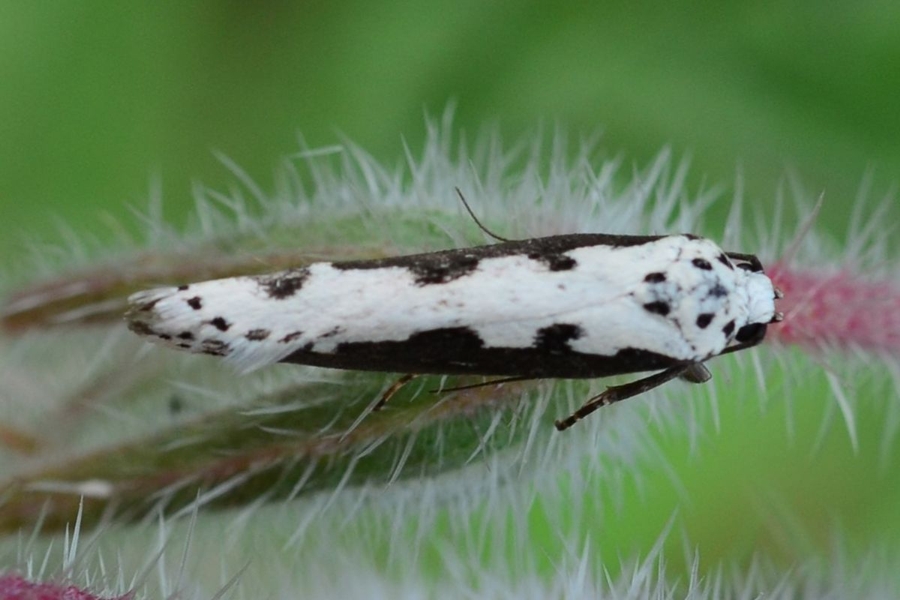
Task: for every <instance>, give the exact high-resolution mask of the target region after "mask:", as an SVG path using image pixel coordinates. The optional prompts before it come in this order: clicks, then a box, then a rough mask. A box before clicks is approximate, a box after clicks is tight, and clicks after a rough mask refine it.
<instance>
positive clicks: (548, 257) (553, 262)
mask: <svg viewBox="0 0 900 600" xmlns="http://www.w3.org/2000/svg"><path fill="white" fill-rule="evenodd" d="M528 258H530V259H531V260H536V261H538V262H541V263H544V264H545V265H546V266H547V268H548V269H550V270H551V271H570V270H572V269H574V268H575V267H577V266H578V261H576V260H575V259H574V258H572V257H571V256H566V255H565V254H555V253H554V254H545V253H541V252H532V253H530V254H529V255H528Z"/></svg>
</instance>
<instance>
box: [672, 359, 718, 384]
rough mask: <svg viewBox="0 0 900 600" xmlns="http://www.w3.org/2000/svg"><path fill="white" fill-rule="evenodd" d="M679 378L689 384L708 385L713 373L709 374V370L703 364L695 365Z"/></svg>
mask: <svg viewBox="0 0 900 600" xmlns="http://www.w3.org/2000/svg"><path fill="white" fill-rule="evenodd" d="M678 377H679V379H681V380H682V381H687V382H688V383H706V382H707V381H709V380H710V379H712V373H710V372H709V369H707V368H706V365H704V364H703V363H694V364H692V365H691V366H689V367H688V368H687V369H686V370H685V372H684V373H682V374H681V375H679V376H678Z"/></svg>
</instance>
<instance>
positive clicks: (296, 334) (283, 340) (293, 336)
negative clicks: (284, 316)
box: [278, 331, 303, 344]
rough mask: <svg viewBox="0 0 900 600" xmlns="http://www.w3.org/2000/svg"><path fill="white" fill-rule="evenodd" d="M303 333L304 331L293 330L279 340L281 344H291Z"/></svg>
mask: <svg viewBox="0 0 900 600" xmlns="http://www.w3.org/2000/svg"><path fill="white" fill-rule="evenodd" d="M302 335H303V332H302V331H292V332H290V333H289V334H287V335H285V336H284V337H283V338H281V339H280V340H278V342H279V343H281V344H289V343H291V342H293V341H294V340H296V339H297V338H299V337H300V336H302Z"/></svg>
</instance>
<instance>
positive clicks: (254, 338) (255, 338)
mask: <svg viewBox="0 0 900 600" xmlns="http://www.w3.org/2000/svg"><path fill="white" fill-rule="evenodd" d="M270 335H272V332H271V331H269V330H268V329H251V330H250V331H248V332H247V333H245V334H244V337H245V338H247V339H248V340H250V341H251V342H261V341H263V340H264V339H266V338H267V337H269V336H270Z"/></svg>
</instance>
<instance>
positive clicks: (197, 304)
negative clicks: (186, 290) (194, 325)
mask: <svg viewBox="0 0 900 600" xmlns="http://www.w3.org/2000/svg"><path fill="white" fill-rule="evenodd" d="M187 304H188V306H190V307H191V308H193V309H194V310H200V309H201V308H203V300H201V299H200V296H194V297H193V298H188V299H187Z"/></svg>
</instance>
